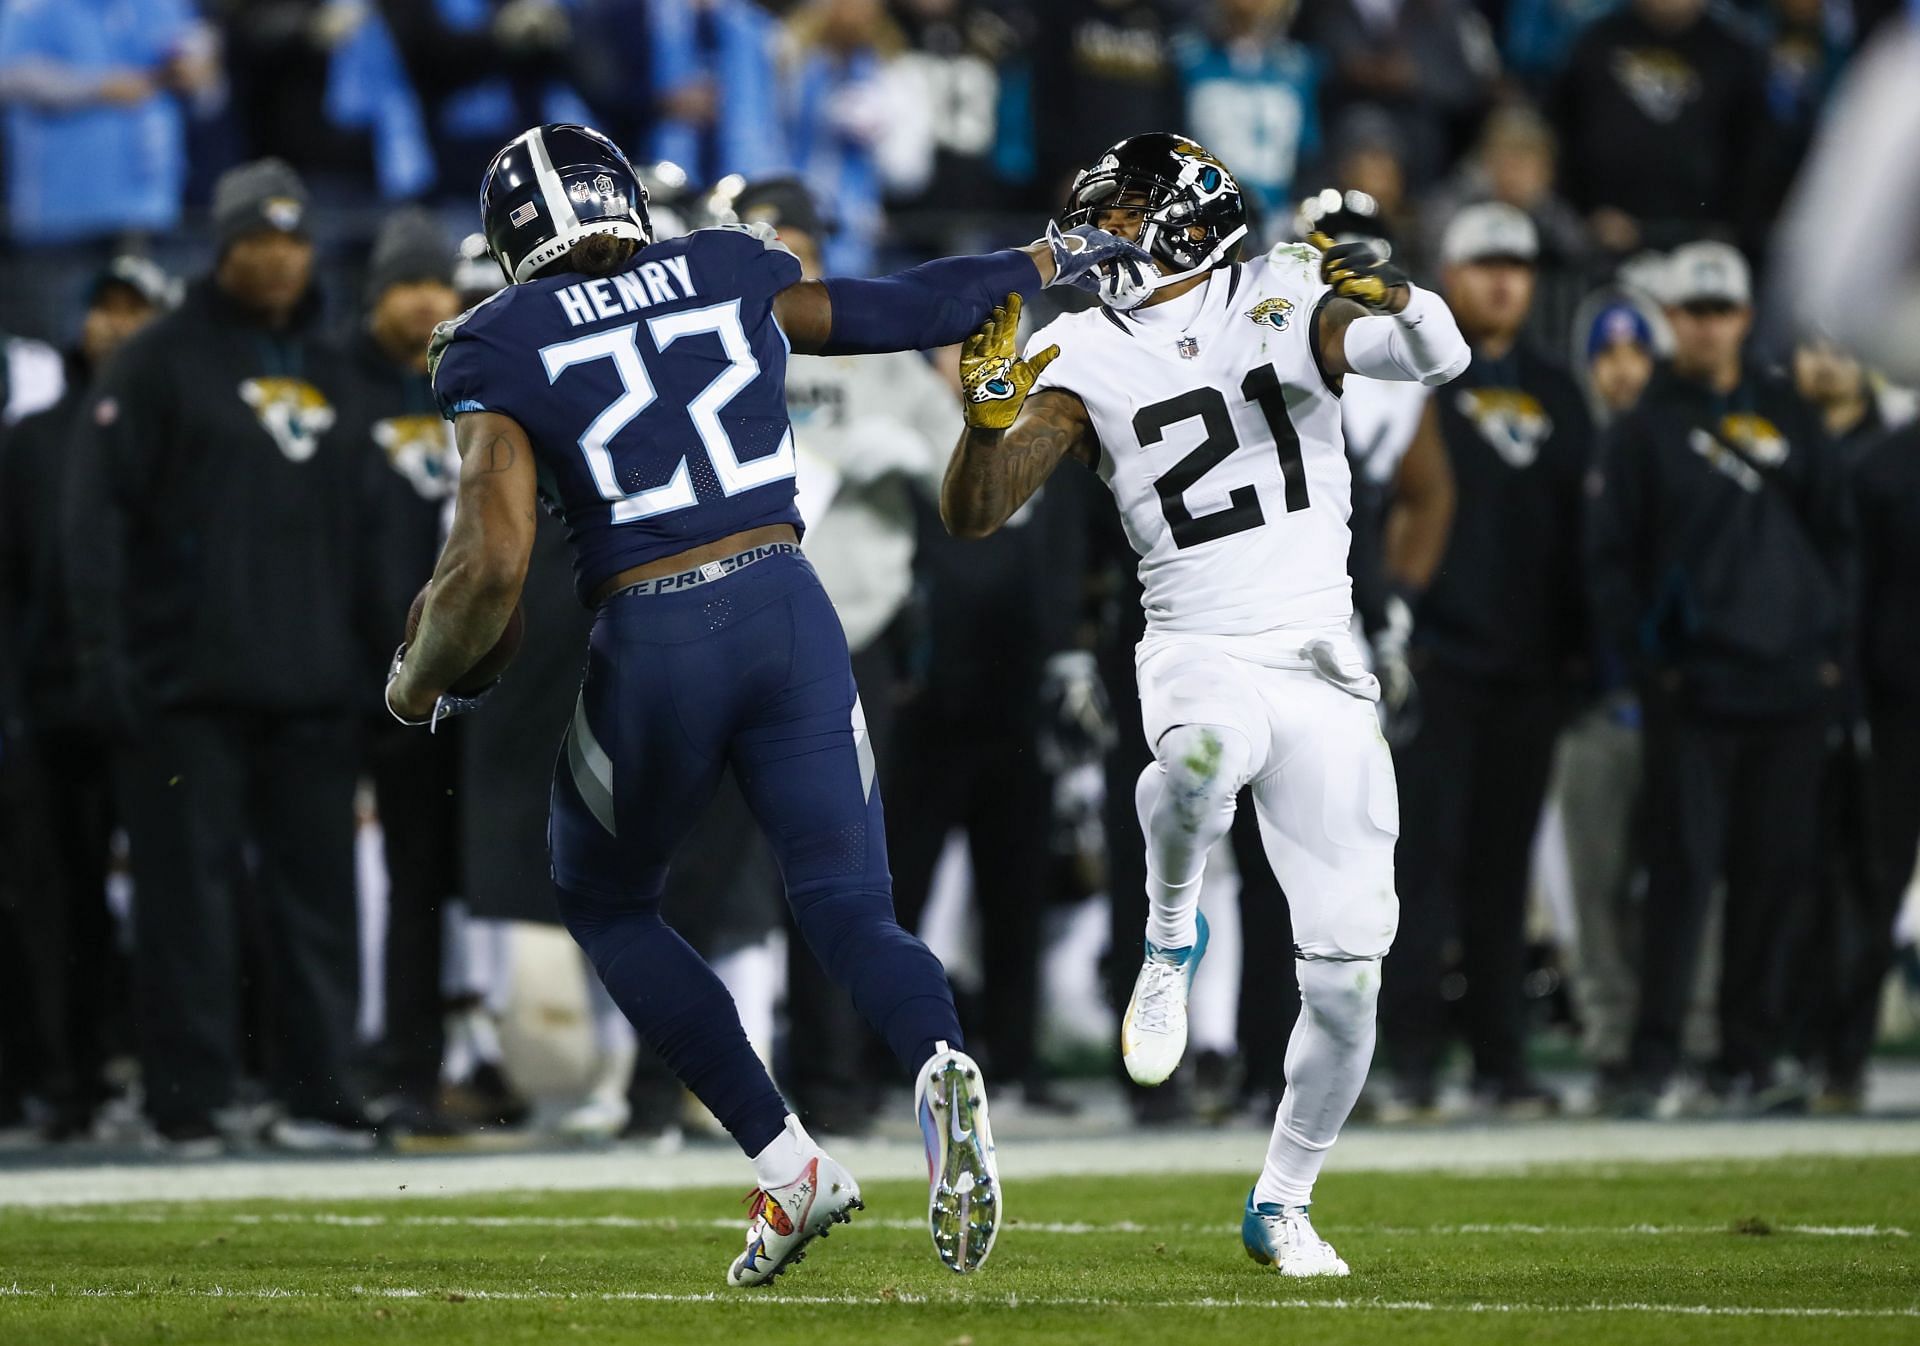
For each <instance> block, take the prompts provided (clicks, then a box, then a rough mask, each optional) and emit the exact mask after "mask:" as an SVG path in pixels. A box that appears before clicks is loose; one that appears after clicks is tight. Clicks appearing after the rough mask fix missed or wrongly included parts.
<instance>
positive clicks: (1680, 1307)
mask: <svg viewBox="0 0 1920 1346" xmlns="http://www.w3.org/2000/svg"><path fill="white" fill-rule="evenodd" d="M0 1297H6V1298H14V1299H158V1300H166V1299H263V1300H289V1299H292V1300H314V1301H321V1302H331V1301H335V1300H338V1299H351V1298H365V1299H405V1300H444V1301H447V1302H450V1303H461V1302H466V1301H474V1302H488V1301H491V1302H495V1303H509V1304H511V1303H549V1302H576V1303H613V1304H628V1303H640V1304H740V1305H768V1304H773V1305H787V1304H810V1305H842V1306H848V1307H860V1308H883V1307H886V1306H888V1305H895V1304H906V1305H921V1304H941V1305H952V1306H956V1307H961V1308H969V1309H1001V1308H1005V1309H1022V1308H1093V1309H1259V1310H1266V1311H1272V1310H1275V1309H1282V1310H1309V1311H1311V1310H1334V1311H1346V1312H1373V1313H1466V1314H1528V1313H1538V1314H1568V1313H1573V1314H1595V1313H1644V1314H1652V1315H1660V1316H1675V1317H1689V1318H1876V1319H1878V1318H1920V1307H1915V1306H1908V1307H1898V1308H1879V1309H1870V1308H1844V1307H1839V1306H1829V1305H1811V1304H1804V1305H1803V1304H1785V1305H1774V1304H1647V1303H1638V1302H1632V1301H1628V1302H1622V1303H1603V1302H1594V1303H1588V1304H1527V1303H1514V1304H1507V1303H1498V1302H1485V1301H1473V1302H1469V1303H1464V1304H1440V1303H1435V1302H1433V1301H1431V1300H1424V1299H1240V1298H1233V1299H1221V1298H1218V1297H1214V1296H1204V1297H1198V1298H1192V1299H1149V1300H1128V1299H1112V1298H1100V1297H1095V1296H1078V1295H1007V1296H1004V1297H1001V1296H965V1297H962V1296H950V1295H942V1296H939V1297H937V1298H936V1297H930V1296H923V1295H913V1294H907V1293H889V1294H884V1295H795V1294H784V1293H780V1292H777V1291H749V1292H739V1291H735V1292H732V1293H721V1292H718V1291H715V1292H710V1293H704V1294H665V1293H659V1292H654V1291H647V1290H614V1291H601V1292H584V1293H583V1292H578V1291H569V1290H457V1289H431V1290H429V1289H420V1288H416V1287H411V1286H362V1285H355V1286H351V1287H349V1288H348V1289H347V1290H345V1291H344V1292H341V1293H340V1294H322V1293H316V1292H314V1291H310V1290H293V1289H284V1288H279V1287H271V1286H269V1287H264V1288H253V1289H228V1288H226V1287H223V1286H210V1287H207V1288H204V1289H188V1290H182V1289H176V1288H171V1287H164V1286H158V1285H156V1286H150V1287H148V1286H134V1287H132V1288H124V1287H93V1286H70V1287H61V1286H57V1285H50V1286H47V1287H46V1288H44V1289H42V1288H40V1287H38V1286H23V1285H20V1284H18V1283H15V1284H12V1285H0Z"/></svg>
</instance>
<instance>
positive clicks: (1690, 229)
mask: <svg viewBox="0 0 1920 1346" xmlns="http://www.w3.org/2000/svg"><path fill="white" fill-rule="evenodd" d="M1550 113H1551V116H1552V119H1553V121H1554V125H1555V129H1556V130H1558V132H1559V134H1560V147H1561V156H1560V181H1561V185H1562V187H1563V188H1564V189H1565V191H1566V193H1567V195H1568V197H1569V198H1570V199H1571V200H1572V202H1573V204H1574V205H1575V206H1576V207H1578V208H1579V209H1580V210H1581V211H1583V212H1585V213H1586V215H1587V222H1588V224H1589V226H1590V227H1591V228H1592V230H1593V236H1594V240H1595V242H1597V243H1598V244H1599V245H1600V247H1601V248H1602V249H1604V250H1606V251H1608V252H1610V253H1612V254H1614V255H1615V256H1624V255H1625V254H1627V253H1630V252H1633V251H1635V250H1637V249H1639V248H1643V247H1656V248H1665V247H1672V246H1674V245H1675V244H1678V243H1681V242H1684V241H1686V240H1687V239H1689V238H1693V237H1697V236H1698V235H1699V233H1700V231H1701V230H1702V228H1703V227H1707V226H1712V225H1718V226H1720V227H1722V228H1734V227H1741V228H1746V229H1750V230H1751V233H1750V235H1749V238H1750V241H1753V242H1756V243H1758V242H1763V241H1764V240H1765V237H1766V234H1765V225H1766V221H1765V220H1762V219H1749V218H1746V208H1747V207H1748V205H1749V203H1750V202H1752V201H1754V200H1756V199H1758V194H1759V193H1760V191H1761V189H1762V187H1763V186H1764V184H1761V183H1758V182H1756V180H1755V168H1756V165H1757V159H1758V154H1759V150H1760V139H1761V136H1762V135H1763V133H1764V131H1765V128H1766V125H1767V119H1768V116H1767V105H1766V65H1765V61H1764V58H1763V57H1762V55H1761V52H1760V48H1759V46H1758V45H1757V44H1756V43H1754V42H1752V41H1751V40H1749V39H1748V38H1747V37H1746V36H1745V35H1743V34H1742V33H1740V32H1738V31H1736V30H1735V29H1734V28H1733V27H1731V26H1730V25H1729V24H1728V23H1727V21H1726V20H1725V19H1723V18H1721V17H1720V16H1718V15H1716V14H1713V13H1709V12H1708V10H1707V6H1706V0H1633V2H1632V3H1631V4H1629V5H1624V6H1622V7H1621V8H1620V9H1618V10H1616V11H1614V12H1613V13H1611V14H1608V15H1606V16H1605V17H1603V18H1600V19H1597V20H1595V21H1594V22H1593V24H1592V25H1591V26H1590V27H1588V28H1587V30H1586V31H1585V32H1583V33H1582V34H1581V35H1580V37H1579V39H1578V41H1576V42H1575V44H1574V47H1573V50H1572V52H1571V53H1569V54H1568V57H1567V64H1566V68H1565V70H1564V71H1562V72H1561V75H1560V80H1559V83H1558V84H1557V85H1556V87H1555V89H1554V91H1553V96H1552V102H1551V107H1550Z"/></svg>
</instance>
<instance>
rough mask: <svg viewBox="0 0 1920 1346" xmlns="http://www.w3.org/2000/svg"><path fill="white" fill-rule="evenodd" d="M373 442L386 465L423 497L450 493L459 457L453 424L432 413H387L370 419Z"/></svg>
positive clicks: (438, 497)
mask: <svg viewBox="0 0 1920 1346" xmlns="http://www.w3.org/2000/svg"><path fill="white" fill-rule="evenodd" d="M373 442H374V443H376V444H378V445H379V446H380V451H381V452H382V453H384V454H386V455H387V466H388V467H391V468H392V469H393V470H394V471H395V472H398V473H399V474H400V475H401V476H402V477H405V478H406V480H407V484H408V485H410V486H412V487H413V489H414V490H415V491H416V492H418V493H419V496H420V498H421V499H422V500H445V499H446V498H447V497H448V496H449V495H452V494H453V487H454V482H455V480H456V478H457V475H458V474H457V472H456V471H455V464H456V463H457V462H458V461H459V460H458V457H457V454H456V450H455V449H454V445H453V426H452V425H451V424H450V423H449V422H447V421H444V420H442V419H441V418H440V417H438V416H433V415H414V416H389V417H387V418H386V419H385V420H381V421H375V422H374V423H373Z"/></svg>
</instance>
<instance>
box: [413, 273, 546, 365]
mask: <svg viewBox="0 0 1920 1346" xmlns="http://www.w3.org/2000/svg"><path fill="white" fill-rule="evenodd" d="M540 284H541V282H539V281H528V282H527V283H526V284H525V285H509V286H506V287H505V288H504V289H500V290H496V291H494V292H493V293H492V294H490V295H488V296H487V297H486V298H485V299H482V300H481V301H480V302H479V303H477V304H475V305H474V306H473V307H472V308H470V309H468V310H467V311H466V312H464V313H460V314H456V315H455V316H454V317H451V318H448V319H447V320H446V321H445V322H443V323H441V324H439V325H438V326H436V327H435V328H434V329H433V337H432V338H431V339H430V340H429V341H428V343H427V368H428V371H429V372H431V371H432V370H433V369H434V368H435V367H437V366H438V364H439V358H440V356H442V355H443V354H445V353H446V350H447V348H448V347H449V346H451V345H453V343H454V342H456V341H463V340H470V339H473V338H477V337H479V336H481V335H482V334H483V333H485V332H487V331H489V330H490V329H492V328H494V327H495V326H497V325H498V324H500V323H503V322H505V321H506V320H507V315H508V314H509V313H511V312H513V311H514V307H515V304H516V301H518V300H520V299H521V298H522V297H523V296H524V295H525V294H526V292H527V291H528V290H529V289H532V288H536V287H538V286H539V285H540Z"/></svg>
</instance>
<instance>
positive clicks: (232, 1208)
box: [0, 1159, 1920, 1346]
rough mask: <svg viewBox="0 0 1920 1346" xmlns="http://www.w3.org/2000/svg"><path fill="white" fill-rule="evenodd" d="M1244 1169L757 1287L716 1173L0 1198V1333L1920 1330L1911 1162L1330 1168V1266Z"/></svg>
mask: <svg viewBox="0 0 1920 1346" xmlns="http://www.w3.org/2000/svg"><path fill="white" fill-rule="evenodd" d="M1244 1194H1245V1179H1244V1178H1242V1177H1235V1176H1220V1177H1193V1176H1181V1177H1178V1178H1167V1179H1150V1178H1138V1177H1129V1178H1115V1179H1080V1178H1075V1179H1053V1180H1036V1181H1031V1182H1025V1183H1015V1184H1012V1185H1010V1186H1009V1188H1008V1193H1007V1195H1008V1202H1009V1207H1010V1213H1011V1214H1012V1216H1013V1217H1014V1218H1013V1223H1011V1224H1010V1225H1009V1226H1008V1227H1007V1228H1006V1229H1005V1230H1004V1231H1003V1233H1002V1234H1001V1237H1000V1243H999V1246H998V1248H997V1249H996V1250H995V1253H994V1259H993V1261H992V1263H991V1264H990V1265H989V1266H988V1268H987V1269H986V1270H985V1271H984V1272H982V1273H981V1274H979V1275H977V1276H974V1277H972V1278H969V1279H965V1280H963V1279H960V1278H958V1277H955V1276H953V1275H952V1274H951V1273H949V1272H947V1271H945V1270H943V1269H942V1268H941V1267H940V1266H939V1265H938V1264H937V1263H936V1262H935V1261H934V1258H933V1255H932V1252H931V1250H930V1247H929V1244H928V1240H927V1236H926V1233H925V1230H924V1229H923V1228H921V1227H919V1226H918V1225H917V1224H915V1223H914V1216H915V1213H916V1210H917V1209H918V1204H917V1203H918V1202H919V1201H920V1200H923V1199H924V1188H918V1189H916V1187H915V1186H914V1185H910V1184H903V1183H887V1184H875V1185H873V1186H872V1187H870V1188H869V1190H868V1193H867V1196H868V1210H867V1211H866V1212H865V1214H864V1216H863V1217H862V1218H861V1220H860V1221H858V1222H856V1223H855V1224H854V1225H853V1226H851V1227H850V1228H844V1229H841V1230H840V1231H839V1232H838V1233H836V1235H835V1236H834V1237H833V1238H831V1239H829V1240H827V1241H826V1242H824V1243H816V1244H815V1245H814V1251H813V1253H812V1255H811V1256H810V1257H809V1258H808V1259H807V1261H806V1263H805V1265H803V1266H801V1267H799V1268H797V1269H795V1270H794V1271H793V1272H792V1273H791V1274H789V1275H788V1276H786V1277H784V1278H783V1279H781V1280H780V1281H779V1282H778V1283H777V1286H776V1288H774V1289H772V1290H770V1291H730V1290H727V1289H725V1288H724V1286H723V1285H722V1276H723V1273H724V1271H725V1268H726V1265H727V1263H728V1261H729V1259H730V1258H731V1257H732V1256H733V1254H734V1252H735V1251H736V1249H737V1246H738V1241H739V1230H740V1228H741V1227H742V1226H741V1223H740V1219H739V1212H740V1211H741V1209H742V1208H741V1207H740V1206H739V1205H738V1204H737V1202H738V1197H739V1193H737V1192H714V1191H705V1192H666V1193H630V1192H600V1193H569V1194H566V1195H554V1196H548V1195H543V1194H537V1193H536V1194H529V1193H518V1194H512V1195H505V1196H499V1197H489V1198H479V1199H474V1198H437V1197H428V1196H417V1195H416V1196H407V1195H405V1194H403V1193H399V1192H396V1193H395V1195H394V1197H393V1199H388V1200H377V1201H337V1202H329V1203H302V1202H261V1201H247V1202H235V1203H230V1204H191V1205H176V1204H166V1205H157V1204H156V1205H144V1206H89V1207H73V1208H62V1209H52V1210H8V1211H4V1212H0V1343H5V1346H60V1344H62V1343H85V1344H86V1346H98V1344H99V1343H109V1344H110V1346H122V1344H123V1343H145V1342H167V1343H197V1342H222V1343H224V1342H235V1343H238V1342H245V1343H248V1346H255V1344H257V1343H281V1342H287V1343H296V1342H297V1343H323V1342H324V1343H354V1344H355V1346H359V1344H360V1343H387V1342H392V1343H427V1342H433V1343H441V1342H445V1343H454V1342H459V1343H473V1344H474V1346H493V1344H494V1343H507V1342H532V1341H540V1342H556V1341H573V1340H578V1341H583V1342H595V1343H601V1342H622V1343H625V1342H633V1343H642V1342H644V1343H648V1344H649V1346H664V1344H666V1343H680V1342H694V1343H723V1342H724V1343H728V1344H729V1346H742V1344H743V1343H747V1342H789V1341H791V1342H806V1343H830V1344H832V1346H839V1344H840V1343H859V1344H862V1346H864V1344H867V1343H889V1344H891V1343H915V1344H916V1346H917V1344H919V1343H926V1344H928V1346H1000V1343H1027V1342H1046V1343H1066V1342H1076V1343H1080V1342H1084V1343H1100V1346H1112V1344H1113V1343H1117V1342H1127V1341H1140V1342H1143V1343H1153V1344H1154V1346H1159V1344H1160V1343H1200V1342H1207V1343H1213V1342H1226V1341H1233V1340H1236V1339H1240V1338H1246V1339H1250V1340H1259V1341H1279V1340H1306V1341H1311V1342H1313V1343H1315V1346H1332V1344H1333V1343H1342V1342H1367V1343H1370V1344H1371V1343H1377V1342H1380V1341H1383V1340H1385V1341H1407V1342H1419V1343H1420V1344H1421V1346H1447V1343H1453V1342H1467V1341H1473V1342H1486V1341H1520V1340H1524V1341H1528V1342H1560V1341H1566V1342H1581V1343H1588V1342H1626V1343H1633V1346H1664V1344H1665V1343H1671V1342H1741V1343H1745V1342H1765V1343H1768V1344H1769V1346H1772V1344H1773V1343H1783V1344H1784V1343H1796V1342H1813V1341H1821V1342H1828V1341H1833V1342H1846V1343H1848V1346H1861V1344H1865V1343H1877V1342H1903V1343H1913V1342H1916V1341H1920V1237H1917V1236H1920V1160H1916V1159H1898V1160H1889V1159H1875V1160H1860V1161H1846V1160H1808V1161H1777V1162H1768V1163H1762V1164H1739V1165H1724V1164H1716V1165H1700V1164H1672V1165H1644V1166H1631V1167H1621V1168H1612V1169H1608V1170H1604V1171H1597V1170H1593V1169H1565V1170H1553V1171H1541V1172H1537V1173H1532V1174H1528V1175H1521V1176H1515V1175H1503V1176H1494V1177H1473V1176H1460V1175H1451V1174H1450V1175H1436V1174H1400V1175H1393V1174H1363V1175H1338V1174H1336V1175H1334V1176H1330V1177H1328V1178H1326V1179H1324V1180H1323V1181H1322V1183H1321V1190H1320V1193H1319V1203H1318V1206H1317V1214H1318V1215H1319V1217H1320V1224H1321V1230H1322V1232H1323V1233H1324V1234H1326V1235H1327V1236H1329V1237H1330V1238H1332V1239H1333V1240H1334V1242H1335V1243H1336V1244H1337V1246H1338V1247H1339V1248H1340V1250H1341V1252H1342V1254H1343V1255H1344V1256H1345V1257H1346V1258H1347V1260H1348V1261H1349V1262H1351V1263H1352V1265H1353V1269H1354V1274H1353V1276H1352V1277H1351V1278H1350V1279H1348V1280H1345V1281H1309V1282H1298V1281H1286V1280H1283V1279H1282V1278H1280V1277H1278V1276H1276V1275H1275V1274H1274V1273H1272V1272H1271V1271H1269V1270H1266V1269H1263V1268H1261V1267H1258V1266H1256V1265H1255V1264H1254V1263H1253V1262H1251V1261H1250V1260H1248V1258H1247V1257H1246V1256H1245V1254H1244V1253H1242V1251H1241V1249H1240V1244H1239V1239H1238V1236H1237V1233H1236V1229H1237V1222H1238V1212H1239V1209H1240V1203H1241V1200H1242V1198H1243V1196H1244Z"/></svg>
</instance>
